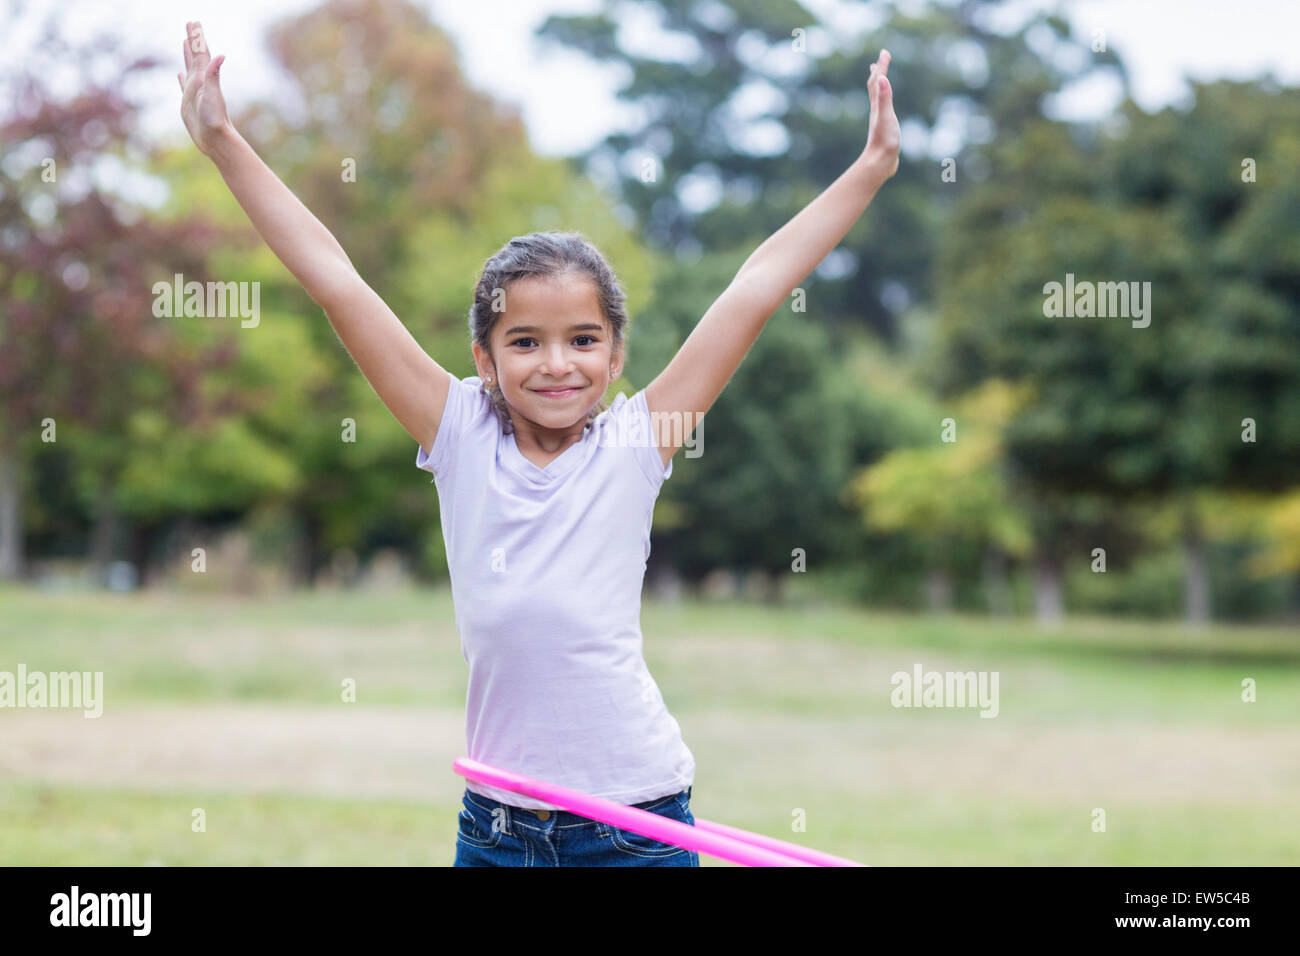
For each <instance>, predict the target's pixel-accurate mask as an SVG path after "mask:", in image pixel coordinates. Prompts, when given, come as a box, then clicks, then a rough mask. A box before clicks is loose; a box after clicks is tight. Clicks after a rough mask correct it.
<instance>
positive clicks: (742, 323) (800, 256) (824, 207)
mask: <svg viewBox="0 0 1300 956" xmlns="http://www.w3.org/2000/svg"><path fill="white" fill-rule="evenodd" d="M889 59H890V57H889V51H888V50H882V51H881V53H880V58H879V60H878V61H877V62H875V63H873V64H871V78H870V79H869V80H868V81H867V91H868V94H869V96H870V100H871V119H870V123H869V125H868V129H867V145H866V147H865V148H864V149H863V151H862V154H861V155H860V156H859V157H858V158H857V160H855V161H854V163H853V165H852V166H850V167H849V168H848V169H847V170H846V171H845V172H844V173H842V174H841V175H840V177H839V178H838V179H836V180H835V182H833V183H831V185H830V186H828V187H827V188H826V190H825V191H824V192H823V193H822V194H821V195H819V196H818V197H817V198H816V199H814V200H813V201H812V202H810V203H809V204H808V205H807V206H805V207H804V208H803V209H801V210H800V211H799V213H798V215H796V216H795V217H794V218H793V219H791V220H790V221H789V222H788V223H786V224H785V225H784V226H782V227H781V228H780V229H779V230H777V232H776V233H774V234H773V235H772V236H771V237H770V238H768V239H767V240H766V241H765V242H764V243H763V244H762V245H761V246H759V247H758V248H757V249H756V250H755V251H754V253H753V254H752V255H751V256H750V257H749V258H748V259H746V260H745V264H744V265H742V266H741V267H740V271H739V272H737V273H736V276H735V278H734V279H732V280H731V284H730V285H729V286H727V289H726V291H724V292H723V293H722V295H720V296H719V297H718V299H717V301H715V302H714V303H713V305H712V306H710V307H709V310H708V311H707V312H705V313H704V317H703V318H702V319H700V321H699V322H698V323H696V326H695V328H694V329H692V330H691V334H690V335H689V336H688V337H687V339H686V341H685V342H683V343H682V347H681V348H680V349H678V351H677V354H676V355H675V356H673V359H672V361H671V362H669V363H668V365H667V367H666V368H664V370H663V371H662V372H660V373H659V375H658V376H657V377H656V378H655V380H654V381H652V382H651V383H650V384H649V385H648V386H646V405H647V406H648V407H649V409H650V413H651V415H652V416H653V415H655V414H656V413H658V414H660V415H662V416H664V418H663V419H660V420H661V421H665V422H667V421H669V420H671V419H672V417H673V416H674V414H675V413H680V415H681V421H682V422H683V423H685V428H683V429H681V430H679V431H678V432H677V433H676V434H670V432H671V431H672V429H670V428H667V427H665V428H664V430H663V434H662V435H659V436H656V440H657V442H658V444H659V450H660V457H661V458H662V459H663V463H664V467H667V465H668V460H669V459H670V458H672V456H673V454H674V453H675V452H676V451H677V449H678V448H680V447H681V444H682V440H684V439H685V437H686V435H685V434H684V432H685V431H688V430H689V429H690V428H692V427H694V426H696V425H698V424H699V420H700V419H701V418H702V417H703V416H704V414H705V413H706V412H707V411H708V410H709V409H710V408H712V407H713V403H714V402H715V401H717V398H718V396H719V395H720V394H722V390H723V388H724V387H725V386H726V384H727V382H728V381H729V380H730V379H731V376H732V375H733V374H735V371H736V369H737V368H739V367H740V363H741V360H743V359H744V357H745V355H746V353H748V352H749V349H750V347H751V346H752V345H753V344H754V342H755V341H756V340H757V339H758V334H759V333H760V332H761V331H762V330H763V326H764V325H766V324H767V320H768V319H769V318H770V317H771V315H772V313H774V312H775V311H776V310H777V308H779V307H780V305H781V303H782V302H784V301H785V299H786V297H787V296H789V295H790V293H791V292H792V291H794V289H795V287H796V286H798V285H799V283H800V282H802V281H803V280H804V279H805V278H807V277H808V275H809V273H811V272H812V271H813V269H815V268H817V264H818V263H819V262H821V261H822V260H823V259H824V258H826V256H827V255H828V254H829V253H830V252H831V250H833V249H834V248H835V247H836V245H838V243H839V241H840V240H841V239H843V238H844V236H845V234H846V233H847V232H848V231H849V229H850V227H852V225H853V223H854V222H856V221H857V219H858V217H859V216H861V215H862V213H863V211H864V210H865V209H866V208H867V205H868V204H869V203H870V202H871V200H872V198H873V197H874V196H875V194H876V191H877V190H878V189H880V187H881V186H882V185H883V184H884V182H885V180H887V179H889V177H891V176H893V175H894V173H895V172H896V171H897V170H898V150H899V141H900V138H899V129H898V118H897V117H896V116H895V115H894V102H893V94H892V91H891V89H890V87H889V81H888V80H887V79H885V74H886V72H887V71H888V70H889Z"/></svg>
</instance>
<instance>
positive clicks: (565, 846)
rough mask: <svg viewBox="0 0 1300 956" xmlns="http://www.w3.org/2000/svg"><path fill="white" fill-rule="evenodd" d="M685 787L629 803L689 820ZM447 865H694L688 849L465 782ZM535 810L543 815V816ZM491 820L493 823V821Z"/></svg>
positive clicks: (692, 822)
mask: <svg viewBox="0 0 1300 956" xmlns="http://www.w3.org/2000/svg"><path fill="white" fill-rule="evenodd" d="M691 790H692V788H691V787H687V788H686V789H685V790H683V791H681V792H680V793H674V794H669V795H668V796H666V797H656V798H655V799H654V800H647V801H646V802H645V803H634V804H632V806H634V807H636V808H638V809H640V810H648V811H650V812H651V813H655V814H658V815H659V816H661V817H667V818H668V819H670V820H678V821H680V822H682V823H686V824H689V825H690V826H695V817H694V816H693V815H692V814H691V806H690V799H691ZM461 804H462V805H463V806H464V809H463V810H461V811H460V819H459V831H458V832H457V835H456V862H455V863H454V864H453V866H699V865H700V855H699V853H697V852H695V851H694V850H687V849H685V848H684V847H680V846H674V845H673V844H671V843H663V842H661V841H659V840H652V839H650V838H649V837H646V836H642V835H641V834H639V833H633V832H632V831H630V830H620V829H619V828H618V827H614V826H610V825H609V824H608V823H601V822H600V821H598V820H592V819H590V818H588V817H583V816H579V815H578V814H576V813H570V812H569V811H567V810H551V811H549V812H547V811H545V810H542V811H538V810H526V809H524V808H523V807H513V806H510V805H508V804H504V803H498V802H497V801H496V800H493V799H491V798H489V797H485V796H482V795H481V794H477V793H473V792H471V791H470V790H469V789H468V788H467V789H466V790H465V795H464V796H463V797H462V798H461ZM541 814H545V815H546V817H547V819H545V820H543V819H542V818H541ZM494 823H495V825H494Z"/></svg>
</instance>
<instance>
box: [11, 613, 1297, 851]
mask: <svg viewBox="0 0 1300 956" xmlns="http://www.w3.org/2000/svg"><path fill="white" fill-rule="evenodd" d="M643 632H644V634H645V640H646V643H645V651H646V658H647V661H648V663H649V665H650V669H651V671H652V673H653V674H654V676H655V678H656V680H657V681H658V683H659V686H660V689H661V690H662V692H663V694H664V697H665V700H666V701H667V703H668V706H669V708H670V709H671V711H672V712H673V714H674V716H675V717H676V718H677V720H678V722H679V723H680V724H681V726H682V732H683V735H684V737H685V739H686V742H687V745H688V746H690V748H691V750H692V752H693V753H694V755H695V758H696V764H697V770H696V778H695V789H694V799H693V809H694V811H695V813H696V815H697V816H698V817H701V818H704V819H710V820H716V821H719V822H724V823H729V824H732V825H735V826H740V827H744V828H746V829H750V830H755V831H759V832H763V833H768V834H770V835H772V836H776V837H779V838H782V839H787V840H793V841H796V842H800V843H805V844H807V845H810V846H814V847H817V848H819V849H824V850H828V851H830V852H833V853H837V854H840V855H843V856H847V857H850V858H853V859H858V860H861V861H863V862H867V863H872V864H880V865H889V864H902V865H907V864H940V865H963V864H989V865H998V864H1076V863H1080V864H1098V865H1113V864H1118V865H1233V864H1245V865H1277V864H1283V865H1288V864H1289V865H1295V864H1297V863H1300V814H1296V813H1295V809H1294V808H1295V807H1297V806H1300V635H1297V634H1296V633H1295V632H1294V629H1285V628H1254V627H1252V628H1210V629H1207V630H1204V631H1192V630H1187V629H1185V628H1184V627H1182V626H1181V625H1179V624H1177V623H1169V624H1150V623H1144V622H1136V621H1129V620H1073V621H1069V622H1067V624H1066V625H1065V626H1063V627H1061V628H1058V629H1055V630H1043V629H1040V628H1038V627H1037V626H1035V625H1034V624H1033V623H1032V622H1029V621H996V620H991V619H987V618H978V617H964V616H951V617H922V616H909V615H902V614H894V613H877V612H872V611H866V610H861V609H856V608H846V607H818V608H814V607H812V606H803V607H790V608H784V609H773V608H768V607H763V606H759V605H753V604H746V603H742V602H729V603H690V602H688V603H684V604H679V605H666V604H658V603H656V602H654V601H652V600H650V599H649V598H647V600H646V604H645V609H644V614H643ZM20 662H21V663H23V664H25V665H26V667H27V669H28V671H29V672H30V671H62V670H79V671H87V670H89V671H102V672H103V673H104V682H105V688H104V697H105V702H104V716H103V717H101V718H100V719H99V720H97V721H96V720H84V719H82V718H81V717H80V715H77V714H68V713H67V712H58V711H54V710H43V711H42V710H30V709H24V710H9V709H2V710H0V863H4V864H19V865H23V864H88V865H110V864H127V865H139V864H149V863H162V864H168V865H182V864H289V865H312V864H354V865H355V864H361V865H385V864H432V865H444V864H447V863H450V861H451V859H452V857H453V854H454V840H455V825H456V814H457V811H458V809H459V794H460V791H461V789H462V786H463V781H462V780H461V778H459V777H457V776H456V775H455V774H454V773H453V772H452V770H451V766H450V764H451V760H452V759H453V758H454V757H455V756H458V755H460V754H462V753H463V752H464V739H463V723H462V722H463V718H464V710H463V708H464V693H465V678H466V666H465V662H464V660H463V658H462V657H461V655H460V648H459V640H458V637H457V635H456V632H455V628H454V623H453V616H452V608H451V601H450V595H449V593H448V592H447V591H445V590H443V591H429V592H405V593H395V594H392V593H390V594H342V593H333V594H312V595H307V594H299V595H285V596H279V597H274V598H259V599H244V600H237V599H232V598H224V597H213V596H206V595H205V596H192V595H146V596H139V595H116V594H43V593H39V592H35V591H29V590H22V589H13V588H9V589H0V671H14V670H16V668H17V665H18V664H19V663H20ZM918 663H919V664H921V665H922V667H923V668H924V669H925V670H927V671H930V670H939V671H968V670H974V671H997V672H998V674H999V713H998V716H997V717H996V719H991V720H990V719H985V718H981V717H980V716H979V714H978V713H977V712H976V711H975V710H972V709H965V710H962V709H956V708H949V709H923V708H921V709H916V708H895V707H893V706H892V705H891V703H890V692H891V690H892V687H891V683H890V675H891V674H893V673H894V672H896V671H905V672H908V673H910V672H911V671H912V668H913V666H914V665H915V664H918ZM1245 678H1252V679H1253V680H1254V681H1255V683H1256V688H1257V695H1258V699H1257V701H1256V702H1255V703H1243V702H1242V700H1241V686H1242V681H1243V679H1245ZM345 679H352V680H354V681H355V682H356V687H357V701H356V703H343V702H341V701H340V686H341V682H342V681H343V680H345ZM194 808H202V810H203V811H204V813H205V815H206V832H202V833H196V832H193V831H192V829H191V813H192V811H193V810H194ZM1098 809H1100V810H1102V811H1104V813H1105V823H1106V828H1105V832H1095V831H1094V829H1093V826H1092V821H1093V818H1094V811H1096V810H1098ZM794 819H802V820H803V821H804V822H805V829H804V830H802V831H798V832H795V831H793V830H792V825H791V821H792V820H794ZM701 859H702V862H704V864H705V865H725V864H721V862H720V861H717V860H714V859H712V858H710V857H707V856H705V857H702V858H701Z"/></svg>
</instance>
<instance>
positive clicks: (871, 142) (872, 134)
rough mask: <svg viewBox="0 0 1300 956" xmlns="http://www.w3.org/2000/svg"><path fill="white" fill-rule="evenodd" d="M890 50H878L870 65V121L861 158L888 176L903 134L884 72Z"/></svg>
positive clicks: (892, 93)
mask: <svg viewBox="0 0 1300 956" xmlns="http://www.w3.org/2000/svg"><path fill="white" fill-rule="evenodd" d="M889 60H890V56H889V51H888V50H881V51H880V57H879V59H877V60H876V62H875V63H873V64H871V79H869V80H867V95H868V96H869V97H870V99H871V121H870V123H869V125H868V126H867V146H866V148H865V149H864V150H863V151H862V158H863V159H864V160H865V161H866V162H868V163H870V164H872V165H874V166H876V167H878V168H880V169H881V170H883V171H884V174H885V177H886V178H888V177H890V176H892V175H894V173H895V172H897V171H898V148H899V145H900V143H901V140H902V137H901V135H900V134H899V131H898V117H897V116H895V115H894V90H893V87H891V86H890V85H889V80H888V79H887V78H886V76H885V74H886V73H888V72H889Z"/></svg>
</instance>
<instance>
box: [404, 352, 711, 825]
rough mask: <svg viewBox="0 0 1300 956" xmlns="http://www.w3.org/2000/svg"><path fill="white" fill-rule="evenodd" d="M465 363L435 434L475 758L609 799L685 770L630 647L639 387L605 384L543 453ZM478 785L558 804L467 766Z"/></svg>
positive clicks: (435, 468)
mask: <svg viewBox="0 0 1300 956" xmlns="http://www.w3.org/2000/svg"><path fill="white" fill-rule="evenodd" d="M481 385H482V382H481V380H480V379H479V378H478V377H477V376H471V377H469V378H465V379H463V380H462V379H457V378H456V377H455V376H451V387H450V390H449V392H448V394H447V406H446V410H445V411H444V412H443V415H442V421H441V422H440V423H439V425H438V434H437V437H436V438H435V439H434V442H433V448H432V449H430V452H429V453H428V454H426V453H425V450H424V448H422V447H420V448H419V450H418V453H417V454H416V458H415V464H416V466H417V467H419V468H423V469H424V470H425V471H428V472H431V473H432V474H433V475H434V482H435V483H436V484H437V488H438V500H439V504H440V507H441V512H442V533H443V538H444V540H445V542H446V547H447V563H448V566H449V568H450V576H451V593H452V602H453V605H454V608H455V616H456V628H457V630H458V631H459V632H460V647H461V654H462V655H464V657H465V661H466V662H467V663H468V664H469V689H468V693H467V695H466V700H465V742H466V745H467V748H468V751H469V757H470V759H472V760H479V761H482V762H483V763H486V764H490V765H491V766H494V767H499V768H501V769H503V770H510V771H514V772H515V773H521V774H524V775H525V776H529V777H534V778H536V779H539V780H545V781H549V782H551V783H556V784H559V785H561V786H564V787H569V788H571V789H574V790H581V791H582V792H584V793H589V794H593V795H595V796H598V797H604V798H605V799H607V800H612V801H614V802H616V803H622V804H632V803H641V802H644V801H646V800H652V799H655V798H657V797H662V796H665V795H667V794H670V793H677V792H678V791H680V790H684V789H686V787H688V786H691V785H692V784H693V781H694V778H695V758H694V756H693V755H692V754H691V751H690V750H689V749H688V748H687V746H686V744H685V743H684V742H683V740H682V735H681V728H680V727H679V726H678V724H677V721H676V720H675V719H674V718H673V716H672V715H671V714H669V713H668V709H667V707H666V706H665V705H664V701H663V697H662V696H661V694H660V693H659V688H658V685H657V684H656V683H655V681H654V678H653V677H651V676H650V672H649V670H648V669H647V668H646V664H645V659H644V657H643V656H642V652H641V587H642V584H643V582H644V579H645V570H646V560H647V559H648V558H649V556H650V522H651V518H652V517H653V511H654V503H655V499H656V498H657V497H658V496H659V489H660V487H662V485H663V483H664V481H665V480H667V478H668V477H669V476H671V475H672V473H673V463H672V461H671V460H670V461H669V462H668V467H667V468H665V467H664V466H663V461H662V460H661V459H660V457H659V450H658V449H657V448H655V447H654V446H653V444H652V443H651V442H650V441H649V435H650V414H649V410H648V408H647V406H646V401H645V391H644V390H642V391H640V392H637V393H636V395H634V396H633V397H632V398H631V399H629V398H628V397H627V396H626V395H618V396H616V397H615V399H614V401H613V402H612V403H611V406H610V408H609V409H607V410H606V411H604V412H602V413H601V414H600V415H599V416H597V417H596V419H595V420H594V421H593V422H592V424H591V426H590V427H589V428H587V430H586V431H585V432H584V434H583V437H582V439H581V440H580V441H578V442H576V443H575V444H573V445H571V446H569V447H568V448H567V449H565V451H564V452H563V453H562V454H561V455H560V456H559V457H558V458H556V459H555V460H554V461H552V462H551V463H550V464H548V465H547V466H546V467H545V468H542V467H539V466H538V465H536V464H534V463H533V462H531V461H529V460H528V459H527V458H525V457H524V456H523V454H522V453H521V452H520V451H519V446H518V445H517V444H516V442H515V436H514V435H513V434H510V435H507V434H505V433H504V431H503V430H502V428H501V422H500V420H499V419H498V418H497V417H496V414H495V413H494V412H493V410H492V407H491V403H490V400H489V398H488V396H487V394H485V393H484V392H483V391H482V388H481ZM466 787H467V788H468V789H469V790H470V791H472V792H474V793H477V794H481V795H482V796H486V797H490V798H492V799H494V800H498V801H500V802H502V803H506V804H510V805H512V806H517V807H528V808H531V809H538V810H558V809H561V808H560V807H557V806H556V805H554V804H551V803H547V802H546V801H543V800H538V799H536V798H533V797H528V796H524V795H523V794H518V793H513V792H511V791H508V790H501V789H498V788H496V787H490V786H487V785H486V784H481V783H478V782H476V781H472V780H470V781H467V782H466Z"/></svg>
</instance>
